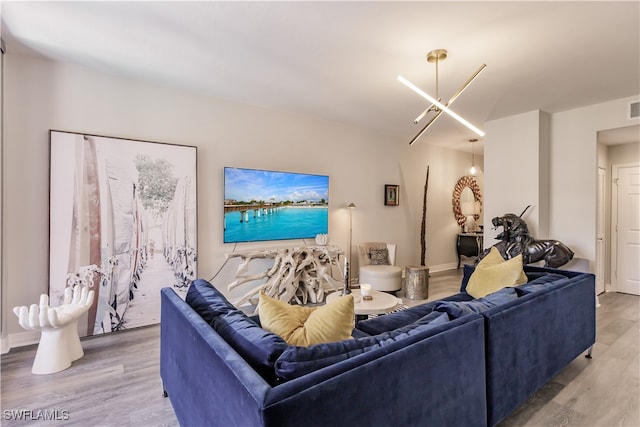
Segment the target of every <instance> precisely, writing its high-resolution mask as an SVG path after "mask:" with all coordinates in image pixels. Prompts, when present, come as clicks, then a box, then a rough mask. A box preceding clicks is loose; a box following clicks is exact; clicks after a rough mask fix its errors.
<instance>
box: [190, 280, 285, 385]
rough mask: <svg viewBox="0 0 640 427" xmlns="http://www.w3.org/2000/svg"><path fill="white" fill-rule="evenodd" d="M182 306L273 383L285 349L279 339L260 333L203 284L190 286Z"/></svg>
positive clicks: (219, 294) (206, 284)
mask: <svg viewBox="0 0 640 427" xmlns="http://www.w3.org/2000/svg"><path fill="white" fill-rule="evenodd" d="M185 302H186V303H187V304H189V305H190V306H191V307H192V308H193V309H194V310H195V311H196V312H197V313H198V314H199V315H200V316H201V317H202V318H203V319H204V320H205V321H206V322H207V323H209V324H210V325H211V326H212V327H213V329H214V330H215V331H216V332H217V333H218V334H219V335H220V336H221V337H222V338H223V339H224V340H225V341H226V342H227V344H229V345H230V346H231V347H232V348H233V349H234V350H235V351H236V352H237V353H238V354H239V355H240V356H241V357H242V358H243V359H244V360H246V361H247V363H248V364H249V365H251V367H252V368H253V369H254V370H255V371H256V372H257V373H258V374H259V375H261V376H262V377H263V378H264V379H265V380H266V381H267V382H269V383H270V384H273V383H274V380H275V375H274V363H275V361H276V359H277V358H278V357H279V356H280V355H281V354H282V352H283V351H285V349H286V348H287V347H288V345H287V343H286V342H285V341H284V340H283V339H282V338H280V337H279V336H278V335H276V334H273V333H271V332H269V331H266V330H264V329H262V328H261V327H260V326H259V325H258V324H257V323H256V322H254V321H253V320H251V319H250V318H249V317H248V316H247V315H246V314H244V313H243V312H242V310H239V309H237V308H236V307H235V306H234V305H233V304H231V303H230V302H229V301H228V300H227V299H226V298H225V297H224V295H222V294H221V293H220V291H218V290H217V289H216V288H215V287H213V285H211V284H210V283H209V282H207V281H206V280H202V279H198V280H195V281H194V282H193V283H191V286H189V290H188V291H187V295H186V298H185Z"/></svg>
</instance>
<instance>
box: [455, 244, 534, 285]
mask: <svg viewBox="0 0 640 427" xmlns="http://www.w3.org/2000/svg"><path fill="white" fill-rule="evenodd" d="M523 283H527V275H526V274H525V273H524V270H523V268H522V255H518V256H515V257H513V258H511V259H509V260H506V261H505V260H504V258H502V255H500V251H498V249H496V247H495V246H493V247H491V250H490V251H489V254H488V255H487V256H486V257H484V258H483V259H482V260H481V261H480V262H479V263H478V265H477V266H476V269H475V271H474V272H473V274H471V277H470V278H469V282H468V283H467V293H468V294H469V295H471V296H472V297H474V298H482V297H485V296H487V295H489V294H490V293H493V292H496V291H499V290H500V289H502V288H505V287H510V286H517V285H521V284H523Z"/></svg>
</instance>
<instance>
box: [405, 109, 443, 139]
mask: <svg viewBox="0 0 640 427" xmlns="http://www.w3.org/2000/svg"><path fill="white" fill-rule="evenodd" d="M440 114H442V110H438V111H437V112H436V115H435V116H433V117H432V118H431V120H429V122H428V123H427V124H426V125H424V127H423V128H422V129H421V130H420V132H418V134H417V135H416V136H414V137H413V139H412V140H411V141H410V142H409V145H413V143H414V142H416V141H417V140H418V138H420V137H421V136H422V134H423V133H425V131H426V130H427V129H428V128H429V126H431V125H432V124H433V122H435V121H436V119H437V118H438V117H440Z"/></svg>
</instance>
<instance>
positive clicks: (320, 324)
mask: <svg viewBox="0 0 640 427" xmlns="http://www.w3.org/2000/svg"><path fill="white" fill-rule="evenodd" d="M258 315H259V317H260V324H261V325H262V327H263V328H264V329H266V330H267V331H270V332H273V333H274V334H276V335H280V336H281V337H282V339H284V340H285V341H286V342H287V344H289V345H297V346H301V347H308V346H310V345H314V344H321V343H326V342H333V341H342V340H346V339H349V338H351V332H352V331H353V328H354V326H355V325H354V318H355V313H354V307H353V295H345V296H343V297H340V298H338V299H336V300H333V301H331V302H329V303H327V304H325V305H323V306H318V307H304V306H300V305H291V304H288V303H286V302H284V301H280V300H277V299H275V298H271V297H269V296H267V295H266V294H265V293H264V292H260V300H259V302H258Z"/></svg>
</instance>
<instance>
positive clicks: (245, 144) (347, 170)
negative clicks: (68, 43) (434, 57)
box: [2, 50, 471, 349]
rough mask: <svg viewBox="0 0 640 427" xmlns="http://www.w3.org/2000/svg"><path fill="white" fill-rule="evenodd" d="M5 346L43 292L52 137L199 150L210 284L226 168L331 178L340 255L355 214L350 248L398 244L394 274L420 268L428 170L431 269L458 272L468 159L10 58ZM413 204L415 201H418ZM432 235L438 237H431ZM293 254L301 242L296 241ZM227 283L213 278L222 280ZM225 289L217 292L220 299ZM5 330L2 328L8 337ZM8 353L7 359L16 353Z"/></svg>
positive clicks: (203, 256) (203, 267)
mask: <svg viewBox="0 0 640 427" xmlns="http://www.w3.org/2000/svg"><path fill="white" fill-rule="evenodd" d="M5 62H6V63H5V76H4V77H5V85H4V89H5V91H4V97H5V98H4V99H5V111H4V125H5V126H4V130H3V131H4V137H5V152H4V156H3V161H4V163H3V173H4V179H5V182H4V184H5V190H6V191H5V193H4V195H3V197H4V199H3V208H4V210H3V220H4V221H3V223H4V229H3V231H4V233H3V238H4V239H5V248H9V250H7V251H4V252H3V258H4V259H3V261H4V263H3V266H4V271H3V274H4V276H5V277H6V280H4V281H3V284H2V286H3V294H2V312H3V313H8V314H6V315H5V314H3V315H4V316H5V319H6V320H7V321H6V322H5V323H3V337H6V336H7V334H9V335H11V334H14V335H16V334H19V333H21V332H22V330H21V328H20V327H19V325H18V323H17V319H16V318H15V316H13V313H11V307H13V306H16V305H25V304H31V303H34V302H36V301H37V300H38V298H39V295H40V294H41V293H47V291H48V289H47V288H48V251H49V246H48V232H49V230H48V224H49V217H48V215H49V209H48V206H49V192H48V185H49V135H48V131H49V130H50V129H55V130H64V131H72V132H82V133H90V134H97V135H105V136H113V137H122V138H131V139H140V140H146V141H157V142H167V143H175V144H182V145H193V146H197V147H198V174H197V175H198V251H199V254H198V270H199V271H198V275H199V276H200V277H203V278H207V279H209V278H211V277H213V276H214V275H215V274H216V272H217V271H218V270H219V269H220V267H221V266H222V265H223V263H224V254H225V253H228V252H231V251H233V250H247V249H250V248H257V247H265V246H269V247H273V246H280V245H284V244H287V242H276V243H273V242H272V243H264V244H239V245H237V246H235V245H230V244H223V243H222V212H223V211H222V202H223V195H222V169H223V167H224V166H239V167H249V168H264V169H273V170H285V171H297V172H308V173H317V174H326V175H329V176H330V214H329V234H330V236H331V243H334V244H337V245H339V246H341V247H342V248H345V247H346V246H347V241H348V213H347V209H346V208H345V206H346V205H347V204H348V203H350V202H354V203H355V204H356V205H357V206H358V208H357V209H356V210H355V211H354V212H353V242H354V244H355V243H357V242H359V241H365V240H384V241H390V242H393V243H396V244H398V253H397V264H398V265H401V266H404V265H409V264H416V263H417V262H418V261H419V241H420V240H419V234H418V233H419V225H420V215H421V212H422V185H423V183H424V173H425V171H426V165H427V164H431V183H430V190H429V200H430V205H429V218H428V224H429V225H428V229H429V233H428V241H429V243H428V246H429V248H430V249H429V250H428V252H429V255H428V265H430V266H431V265H437V266H439V267H440V268H450V267H452V266H455V259H456V257H455V233H457V231H458V229H457V227H456V226H455V219H454V217H453V213H452V211H451V192H452V191H453V186H454V185H455V182H456V180H457V179H458V178H459V176H460V175H462V174H463V170H464V168H465V167H466V166H467V165H468V163H469V162H470V159H471V155H470V154H468V153H458V152H456V151H452V150H448V149H443V148H433V147H430V146H428V145H427V144H423V145H421V146H419V148H417V149H416V150H414V151H409V150H408V148H403V147H405V146H406V145H407V143H406V141H392V140H390V139H389V138H387V137H385V136H384V135H380V134H378V133H374V132H370V131H367V130H366V129H359V128H354V127H351V126H347V125H343V124H340V123H334V122H327V121H324V120H320V119H316V118H312V117H308V116H302V115H295V114H290V113H284V112H279V111H273V110H267V109H262V108H257V107H251V106H247V105H240V104H233V103H229V102H223V101H219V100H215V99H212V98H210V97H206V96H201V95H198V94H194V93H190V92H185V91H180V90H176V89H170V88H167V87H164V86H160V85H156V84H152V83H150V82H144V81H135V80H129V79H123V78H119V77H115V76H112V75H107V74H101V73H96V72H94V71H90V70H88V69H85V68H82V67H77V66H72V65H68V64H63V63H59V62H52V61H48V60H45V59H41V58H36V57H31V56H27V55H21V54H16V53H13V54H12V53H11V51H10V50H9V52H8V53H7V55H6V56H5ZM384 184H400V185H401V187H400V206H398V207H389V206H384V205H383V189H384ZM416 193H417V194H416ZM430 233H433V234H430ZM294 243H295V244H298V245H299V244H301V243H302V242H300V241H296V242H294ZM221 277H222V276H218V278H221ZM220 280H221V281H222V282H223V283H218V284H217V285H218V286H219V287H221V288H222V289H224V280H226V279H222V278H221V279H220ZM4 326H6V327H4ZM6 341H7V340H3V346H4V348H5V349H6V348H7V346H10V345H11V344H8V345H7V344H6Z"/></svg>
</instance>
